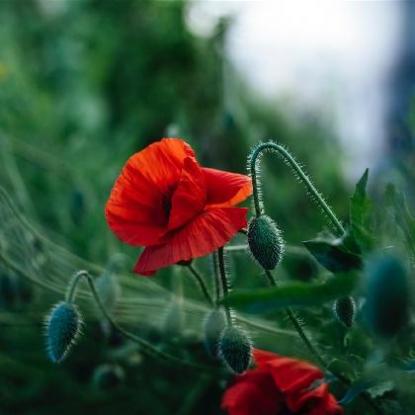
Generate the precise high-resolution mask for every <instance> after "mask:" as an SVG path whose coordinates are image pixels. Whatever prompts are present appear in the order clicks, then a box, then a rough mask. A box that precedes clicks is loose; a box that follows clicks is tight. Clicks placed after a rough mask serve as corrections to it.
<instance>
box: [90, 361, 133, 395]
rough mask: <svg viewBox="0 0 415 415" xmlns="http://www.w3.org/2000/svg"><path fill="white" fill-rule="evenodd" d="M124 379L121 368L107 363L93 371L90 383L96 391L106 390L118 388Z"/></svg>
mask: <svg viewBox="0 0 415 415" xmlns="http://www.w3.org/2000/svg"><path fill="white" fill-rule="evenodd" d="M124 379H125V373H124V369H123V368H122V367H121V366H119V365H114V364H108V363H107V364H103V365H100V366H98V367H97V368H96V369H95V371H94V374H93V377H92V383H93V385H94V386H95V388H97V389H98V390H108V389H114V388H116V387H118V386H119V385H120V384H121V383H122V382H123V381H124Z"/></svg>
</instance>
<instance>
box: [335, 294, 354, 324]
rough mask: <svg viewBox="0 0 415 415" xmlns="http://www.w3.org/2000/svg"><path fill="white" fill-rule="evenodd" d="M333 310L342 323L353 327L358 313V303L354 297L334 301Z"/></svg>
mask: <svg viewBox="0 0 415 415" xmlns="http://www.w3.org/2000/svg"><path fill="white" fill-rule="evenodd" d="M333 311H334V315H335V316H336V318H337V320H339V321H340V323H342V324H343V325H344V326H345V327H347V328H350V327H352V325H353V322H354V318H355V315H356V303H355V301H354V299H353V297H350V296H346V297H342V298H338V299H337V300H336V301H335V302H334V305H333Z"/></svg>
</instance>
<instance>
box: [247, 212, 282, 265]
mask: <svg viewBox="0 0 415 415" xmlns="http://www.w3.org/2000/svg"><path fill="white" fill-rule="evenodd" d="M248 244H249V249H250V250H251V252H252V255H253V256H254V258H255V259H256V260H257V261H258V262H259V264H260V265H261V266H262V267H263V268H264V269H266V270H272V269H274V268H275V267H276V266H277V265H278V264H279V262H280V261H281V259H282V256H283V254H284V240H283V239H282V237H281V231H280V230H279V229H278V227H277V225H276V224H275V222H274V221H273V220H272V219H271V218H270V217H269V216H267V215H261V216H258V217H254V218H253V219H252V220H251V222H250V223H249V227H248Z"/></svg>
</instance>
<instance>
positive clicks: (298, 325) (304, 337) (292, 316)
mask: <svg viewBox="0 0 415 415" xmlns="http://www.w3.org/2000/svg"><path fill="white" fill-rule="evenodd" d="M265 275H266V276H267V279H268V282H269V284H270V285H271V286H273V287H276V286H277V285H278V284H277V281H276V279H275V278H274V275H273V274H272V272H271V271H269V270H265ZM285 311H286V313H287V316H288V318H289V319H290V321H291V323H292V325H293V326H294V328H295V329H296V331H297V333H298V335H299V336H300V338H301V340H302V341H303V342H304V344H305V345H306V347H307V348H308V350H309V351H310V353H311V354H312V355H313V356H314V357H315V358H316V360H317V361H318V362H319V363H320V365H321V366H322V367H323V368H324V369H325V370H326V371H328V372H331V373H332V374H333V375H334V376H335V377H336V378H337V379H339V380H340V382H342V383H343V385H345V386H346V387H350V386H351V384H352V382H351V381H350V380H349V379H348V378H347V377H346V376H344V375H342V374H341V373H338V372H335V371H333V370H332V369H330V368H329V365H328V364H327V362H326V361H325V359H324V358H323V356H322V355H321V354H320V353H319V351H318V350H317V349H316V348H315V347H314V346H313V344H312V343H311V341H310V339H309V338H308V336H307V334H306V333H305V331H304V329H303V328H302V327H301V323H300V322H299V321H298V318H297V316H296V315H295V313H294V311H293V310H292V309H291V308H290V307H287V308H286V309H285ZM361 396H362V399H363V400H364V401H366V403H367V404H368V405H370V406H371V407H372V409H373V410H374V411H375V413H376V414H378V415H382V413H383V412H382V410H381V409H380V408H379V407H378V405H377V404H376V402H374V401H373V399H372V398H371V396H370V395H369V394H368V393H366V392H363V393H362V395H361Z"/></svg>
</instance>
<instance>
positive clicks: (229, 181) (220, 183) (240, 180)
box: [202, 168, 252, 207]
mask: <svg viewBox="0 0 415 415" xmlns="http://www.w3.org/2000/svg"><path fill="white" fill-rule="evenodd" d="M202 170H203V172H204V173H205V178H206V186H207V192H208V194H207V203H208V205H210V206H212V207H213V206H214V207H230V206H235V205H237V204H238V203H240V202H242V201H244V200H245V199H247V198H248V197H249V196H250V195H251V194H252V181H251V178H250V177H248V176H245V175H243V174H237V173H230V172H227V171H222V170H216V169H210V168H203V169H202Z"/></svg>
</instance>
